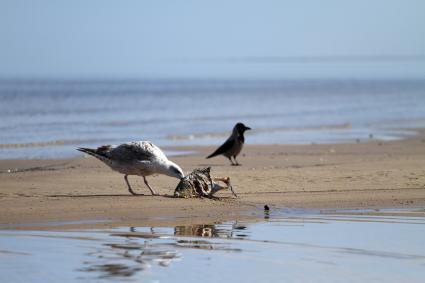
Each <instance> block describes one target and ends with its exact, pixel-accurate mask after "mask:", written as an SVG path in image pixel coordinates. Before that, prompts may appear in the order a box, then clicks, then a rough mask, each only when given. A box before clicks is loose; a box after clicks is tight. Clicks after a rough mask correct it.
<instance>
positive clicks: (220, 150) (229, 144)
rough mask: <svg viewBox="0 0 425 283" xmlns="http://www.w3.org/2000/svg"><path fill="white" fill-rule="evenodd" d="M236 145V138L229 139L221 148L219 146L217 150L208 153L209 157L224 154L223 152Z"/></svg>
mask: <svg viewBox="0 0 425 283" xmlns="http://www.w3.org/2000/svg"><path fill="white" fill-rule="evenodd" d="M234 145H235V140H234V139H228V140H227V141H225V142H224V143H223V144H222V145H221V146H220V147H219V148H217V149H216V151H214V152H213V153H211V154H210V155H208V156H207V158H211V157H214V156H217V155H220V154H223V153H225V152H227V151H229V150H231V149H232V147H233V146H234Z"/></svg>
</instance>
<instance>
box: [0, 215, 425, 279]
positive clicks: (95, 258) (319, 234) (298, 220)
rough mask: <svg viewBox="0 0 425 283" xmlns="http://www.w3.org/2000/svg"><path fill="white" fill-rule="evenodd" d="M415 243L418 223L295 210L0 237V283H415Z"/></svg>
mask: <svg viewBox="0 0 425 283" xmlns="http://www.w3.org/2000/svg"><path fill="white" fill-rule="evenodd" d="M400 215H402V214H400ZM424 237H425V218H424V217H412V216H394V215H390V214H386V213H382V214H379V215H358V214H351V212H344V213H340V212H335V213H333V214H318V213H315V212H311V213H310V212H302V211H301V212H290V213H286V212H285V213H279V214H276V215H275V214H268V213H267V214H265V215H264V219H263V220H262V221H261V222H255V223H251V222H239V221H231V222H226V223H221V224H214V225H211V224H206V225H192V226H176V227H155V228H151V227H121V228H116V229H112V230H83V231H81V230H80V231H67V232H63V231H62V232H46V231H13V230H3V231H1V232H0V282H217V281H218V280H221V281H223V280H224V281H226V282H424V279H425V245H424V244H423V239H424Z"/></svg>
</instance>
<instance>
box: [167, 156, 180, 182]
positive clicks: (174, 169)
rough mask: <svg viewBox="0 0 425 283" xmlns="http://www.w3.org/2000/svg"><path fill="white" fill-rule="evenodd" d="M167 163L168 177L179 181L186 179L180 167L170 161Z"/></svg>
mask: <svg viewBox="0 0 425 283" xmlns="http://www.w3.org/2000/svg"><path fill="white" fill-rule="evenodd" d="M167 163H168V164H167V171H166V172H165V174H166V175H168V176H170V177H174V178H177V179H183V178H184V173H183V170H182V169H181V168H180V166H178V165H177V164H176V163H174V162H172V161H170V160H168V162H167Z"/></svg>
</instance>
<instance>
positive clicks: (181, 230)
mask: <svg viewBox="0 0 425 283" xmlns="http://www.w3.org/2000/svg"><path fill="white" fill-rule="evenodd" d="M246 229H247V227H246V226H244V225H242V224H240V223H238V222H235V223H233V224H230V223H227V224H214V225H190V226H176V227H174V233H173V234H174V235H173V234H171V235H170V234H167V233H161V232H156V231H155V230H156V229H155V228H150V231H148V232H138V231H137V228H135V227H130V228H129V231H128V232H125V231H123V232H116V233H112V234H111V236H113V237H114V238H112V239H111V242H108V243H104V244H103V245H102V246H101V247H100V248H96V249H95V251H93V252H91V253H89V254H87V256H89V258H90V260H88V261H85V262H84V265H85V266H86V267H84V268H82V269H80V271H85V272H91V273H93V274H95V276H96V277H97V278H128V277H132V276H134V275H135V274H136V273H139V272H142V271H144V270H147V269H151V268H152V267H153V266H155V265H156V266H160V267H167V266H169V265H170V264H172V263H173V262H175V261H180V260H182V256H181V253H180V252H179V250H182V249H201V250H221V251H227V252H240V251H241V250H240V249H235V248H232V246H231V243H228V242H227V241H225V242H223V241H213V240H212V239H214V238H216V239H230V238H235V239H242V238H243V237H246V236H247V232H246ZM116 237H118V239H122V240H123V241H122V240H121V241H116V239H117V238H116ZM200 238H202V239H200ZM206 238H208V239H211V240H206Z"/></svg>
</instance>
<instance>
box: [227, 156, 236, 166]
mask: <svg viewBox="0 0 425 283" xmlns="http://www.w3.org/2000/svg"><path fill="white" fill-rule="evenodd" d="M227 158H229V160H230V162H231V163H232V166H235V165H236V164H235V163H233V160H232V157H231V156H230V157H227Z"/></svg>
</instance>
